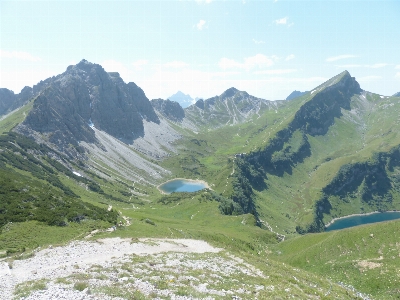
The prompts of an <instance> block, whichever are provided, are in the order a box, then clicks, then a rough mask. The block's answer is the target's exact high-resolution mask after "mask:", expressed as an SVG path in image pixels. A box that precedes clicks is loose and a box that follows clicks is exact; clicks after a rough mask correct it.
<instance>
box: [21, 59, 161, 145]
mask: <svg viewBox="0 0 400 300" xmlns="http://www.w3.org/2000/svg"><path fill="white" fill-rule="evenodd" d="M40 85H41V86H43V87H42V91H41V92H40V93H39V95H38V97H37V99H36V100H35V103H34V105H33V109H32V110H31V112H30V113H29V114H28V116H27V117H26V119H25V121H24V122H23V123H22V124H21V125H19V126H18V127H19V128H17V130H19V131H20V132H22V133H25V134H29V133H31V131H32V130H33V131H35V132H38V133H40V134H43V135H44V136H46V137H47V138H48V140H49V142H51V143H54V144H56V145H58V146H59V148H60V149H61V150H62V149H63V148H64V147H67V146H68V145H73V146H77V145H78V143H79V142H80V141H84V142H88V143H96V138H95V134H94V131H93V130H92V128H91V127H92V126H95V127H96V128H97V129H100V130H103V131H105V132H107V133H108V134H110V135H112V136H114V137H116V138H118V139H120V140H122V141H124V142H125V143H132V142H133V140H134V139H136V138H138V137H141V136H143V135H144V127H143V120H146V121H149V122H155V123H159V119H158V117H157V115H156V113H155V111H154V110H153V107H152V106H151V104H150V101H149V100H148V99H147V97H146V95H145V94H144V92H143V91H142V89H140V88H139V87H138V86H137V85H136V84H134V83H133V82H130V83H128V84H126V83H125V82H124V81H123V80H122V79H121V77H120V76H119V74H118V73H107V72H106V71H105V70H104V69H103V68H102V67H101V66H100V65H97V64H93V63H90V62H88V61H86V60H82V61H81V62H80V63H78V64H77V65H75V66H69V67H68V68H67V70H66V72H64V73H63V74H60V75H58V76H57V77H53V78H49V79H47V80H45V81H44V82H41V83H40ZM35 87H36V86H35ZM35 87H34V88H35Z"/></svg>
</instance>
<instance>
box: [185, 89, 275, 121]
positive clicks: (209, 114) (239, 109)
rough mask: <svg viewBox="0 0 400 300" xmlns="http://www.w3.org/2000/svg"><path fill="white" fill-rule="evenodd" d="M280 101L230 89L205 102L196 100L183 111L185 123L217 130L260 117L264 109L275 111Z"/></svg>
mask: <svg viewBox="0 0 400 300" xmlns="http://www.w3.org/2000/svg"><path fill="white" fill-rule="evenodd" d="M282 104H283V102H282V101H269V100H265V99H261V98H257V97H254V96H251V95H249V94H248V93H247V92H244V91H239V90H238V89H236V88H234V87H232V88H230V89H227V90H226V91H225V92H223V93H222V94H221V95H220V96H215V97H212V98H209V99H207V100H203V99H200V100H197V102H196V103H195V105H192V106H190V107H188V108H186V109H185V115H186V119H187V121H189V122H191V123H192V124H195V125H196V126H198V127H202V126H206V127H210V128H218V127H221V126H225V125H233V124H238V123H243V122H245V121H246V120H248V119H249V118H251V117H253V116H254V115H257V116H260V114H262V112H263V111H265V110H266V109H276V108H277V107H279V106H281V105H282Z"/></svg>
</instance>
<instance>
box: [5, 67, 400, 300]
mask: <svg viewBox="0 0 400 300" xmlns="http://www.w3.org/2000/svg"><path fill="white" fill-rule="evenodd" d="M189 98H190V96H188V95H184V94H183V93H181V92H178V93H177V94H175V95H174V96H172V97H170V98H169V99H166V100H164V99H152V100H150V99H148V98H147V97H146V94H145V91H143V90H142V89H141V88H140V87H138V86H137V85H136V84H135V83H133V82H129V83H125V82H124V81H123V79H122V78H121V77H120V75H119V74H118V73H115V72H106V71H105V70H104V69H103V68H102V67H101V66H100V65H98V64H94V63H90V62H88V61H86V60H82V61H81V62H79V63H78V64H76V65H72V66H69V67H68V68H67V69H66V71H65V72H64V73H62V74H59V75H57V76H53V77H51V78H48V79H45V80H44V81H41V82H40V83H38V84H37V85H35V86H33V87H32V88H30V87H25V88H24V89H23V90H22V91H21V92H20V93H19V94H14V93H13V92H12V91H10V90H7V89H5V88H3V89H0V115H1V117H0V131H1V132H2V135H1V136H0V144H1V145H2V146H1V152H0V163H1V168H0V175H1V176H0V180H2V182H3V183H2V186H3V188H2V191H1V193H0V195H2V196H1V197H3V196H4V197H3V198H1V199H2V202H0V203H1V206H0V225H2V226H6V225H7V224H9V223H10V222H18V223H21V224H22V223H24V222H44V223H46V224H47V225H48V226H59V227H66V226H67V227H68V226H69V228H72V227H73V224H75V223H79V224H83V225H81V226H86V225H84V223H82V222H83V220H92V221H93V222H97V223H96V224H97V225H96V226H100V225H99V224H102V225H101V226H105V225H104V224H105V223H104V222H112V223H115V222H116V220H117V219H118V220H120V221H121V222H126V220H128V219H129V218H130V220H131V221H130V222H136V223H135V224H136V225H135V226H137V227H136V228H140V230H143V231H140V230H139V231H135V230H136V229H133V227H130V228H128V227H126V228H127V229H126V230H128V231H129V234H131V235H134V236H140V237H142V236H143V235H150V236H157V237H164V236H167V235H168V236H169V235H171V236H172V235H174V234H175V235H176V234H179V236H182V237H199V238H204V239H207V240H209V241H216V242H217V243H218V245H219V246H224V247H225V246H226V247H232V248H233V249H234V250H233V251H237V253H242V252H243V251H244V252H246V253H253V252H252V251H256V252H257V251H258V252H259V253H263V254H262V255H264V256H265V255H266V253H272V254H271V255H272V256H274V257H275V258H274V260H276V261H282V262H290V263H291V264H292V265H293V266H296V267H299V268H301V269H304V270H307V272H308V271H310V272H314V273H316V274H319V275H321V276H327V277H326V278H329V276H328V274H327V273H326V270H325V269H323V270H322V269H318V268H314V267H312V266H308V265H307V264H306V263H304V262H303V259H305V258H304V257H300V256H298V258H297V260H296V259H295V258H294V255H295V254H294V253H292V252H291V251H292V250H290V249H288V248H285V247H286V246H285V245H290V244H291V245H297V246H296V247H300V248H301V247H303V246H301V243H302V242H301V241H306V240H307V243H310V245H311V244H312V243H313V242H312V241H310V240H311V239H313V238H310V236H314V235H313V234H315V236H316V238H315V239H316V240H318V239H322V237H325V236H329V239H332V240H334V241H335V243H337V244H338V245H342V246H343V244H342V242H343V239H344V240H345V239H346V238H344V237H341V239H342V240H335V236H336V235H335V234H334V233H333V234H330V233H320V234H319V235H318V234H316V233H318V232H323V231H324V229H325V226H326V225H327V224H328V223H329V222H331V221H332V220H334V219H336V218H340V217H344V216H348V215H352V214H360V213H369V212H374V211H391V210H399V209H400V180H399V174H400V136H399V134H398V132H399V129H400V120H399V117H398V114H397V113H396V112H397V111H398V109H399V108H400V101H399V98H398V95H397V94H395V95H393V96H383V95H379V94H375V93H373V92H368V91H365V90H363V89H362V87H360V85H359V83H358V82H357V80H356V78H354V77H352V76H351V75H350V74H349V72H347V71H344V72H342V73H340V74H338V75H336V76H334V77H332V78H331V79H329V80H328V81H326V82H324V83H322V84H321V85H319V86H317V87H315V88H314V89H312V90H311V91H306V92H298V91H294V92H293V93H292V94H291V95H289V97H288V98H287V99H286V100H281V101H269V100H265V99H261V98H258V97H255V96H252V95H249V94H248V93H247V92H245V91H239V90H237V89H236V88H234V87H232V88H229V89H227V90H226V91H223V92H222V93H221V94H220V95H216V96H214V97H211V98H209V99H197V101H196V102H195V103H192V104H190V105H189ZM174 99H176V100H179V101H173V100H174ZM190 99H191V98H190ZM287 100H290V101H287ZM190 101H193V100H192V99H191V100H190ZM182 103H185V104H182ZM6 174H9V175H8V177H9V178H11V179H12V180H11V181H10V180H8V179H7V175H6ZM19 175H20V176H21V177H18V176H19ZM173 178H190V179H201V180H204V181H206V182H207V183H208V186H209V189H207V190H205V191H200V192H197V193H194V194H188V193H173V194H171V195H163V194H160V192H159V190H158V189H157V186H158V185H159V184H161V183H163V182H165V181H167V180H169V179H173ZM15 191H20V192H19V193H18V194H16V193H15ZM21 191H24V192H21ZM30 191H31V192H30ZM7 197H8V198H7ZM6 199H14V200H13V201H8V200H7V201H6ZM40 199H46V200H43V201H44V202H43V203H41V202H40ZM194 199H195V200H194ZM5 203H7V204H5ZM51 207H53V208H51ZM110 207H111V208H110ZM113 207H114V208H115V210H114V209H112V208H113ZM55 211H56V212H57V213H53V212H55ZM116 211H118V214H117V213H116ZM49 212H52V213H49ZM17 216H18V217H17ZM146 220H147V221H146ZM102 222H103V223H102ZM152 223H154V224H158V225H157V227H156V226H154V224H153V225H152ZM29 224H31V223H29ZM35 224H36V223H35ZM210 224H212V226H211V225H210ZM395 224H398V223H395ZM34 226H37V225H34ZM101 226H100V227H101ZM149 226H150V227H149ZM372 226H374V225H372ZM80 228H83V227H80ZM372 228H375V227H372ZM376 228H378V227H376ZM379 228H380V229H379V230H380V231H379V232H384V228H381V227H379ZM82 230H83V229H82ZM182 232H183V233H182ZM354 232H361V231H357V229H354ZM303 235H305V236H303ZM337 236H340V235H339V234H338V235H337ZM317 237H318V238H317ZM319 237H321V238H319ZM1 238H2V234H0V250H1V249H2V247H3V248H4V247H5V246H2V245H5V244H4V243H3V244H2V242H1ZM361 238H364V237H360V239H361ZM355 239H357V238H355ZM285 240H287V241H285ZM278 241H281V243H279V244H277V242H278ZM324 241H325V240H324ZM21 243H22V242H21ZM29 243H30V242H29ZM296 243H297V244H296ZM329 243H333V242H331V241H330V242H329ZM365 243H366V242H365ZM382 243H386V240H385V241H382ZM7 245H8V244H7ZM27 245H28V244H27ZM27 245H25V244H24V246H23V245H22V244H20V246H15V247H16V248H15V247H14V248H12V249H14V250H15V249H16V250H15V251H16V252H21V251H20V250H21V249H22V247H25V248H26V247H28V246H27ZM271 245H272V246H271ZM299 245H300V246H299ZM329 245H330V244H329ZM374 245H375V244H374ZM7 247H9V246H7ZM18 247H19V248H18ZM343 247H344V246H343ZM366 247H367V243H366ZM390 247H392V246H390ZM393 247H395V246H393ZM10 249H11V248H10ZM266 249H267V250H266ZM268 249H270V250H268ZM315 249H316V248H315ZM315 249H314V248H313V249H312V251H314V252H313V253H314V254H313V255H314V256H313V257H314V258H313V261H314V263H315V264H318V263H326V261H325V262H324V261H317V259H316V258H315V257H316V255H319V256H318V257H319V259H321V257H322V256H321V255H322V254H321V253H320V252H315V251H317V250H315ZM249 251H250V252H249ZM269 251H270V252H269ZM271 251H272V252H271ZM279 251H286V252H284V253H283V255H282V256H279V255H278V254H277V253H278V252H279ZM304 251H306V250H304ZM310 251H311V250H310ZM382 251H383V250H382ZM290 253H292V254H290ZM315 253H317V254H315ZM305 255H306V254H305ZM360 255H361V254H360ZM363 255H364V254H363ZM365 255H366V256H365V257H364V256H363V257H360V258H357V259H359V260H360V261H361V260H363V259H364V260H365V259H367V258H368V257H367V256H368V254H367V253H366V254H365ZM306 256H307V255H306ZM296 257H297V256H296ZM366 257H367V258H366ZM395 257H396V258H393V263H395V264H397V261H399V259H398V258H397V257H398V256H395ZM307 259H308V258H307ZM310 259H311V258H310ZM329 259H332V258H329ZM352 259H353V261H354V260H355V259H356V258H352ZM368 259H369V258H368ZM299 260H301V263H299ZM382 263H384V262H382ZM304 264H305V265H304ZM353 265H354V264H353ZM346 266H347V267H346V268H352V266H350V265H346ZM278 269H279V267H278ZM274 270H275V269H274ZM381 270H382V269H381ZM276 272H278V271H276ZM304 272H305V271H304ZM391 272H392V271H391ZM393 272H395V271H393ZM361 275H362V274H361ZM361 275H357V276H358V277H357V276H356V275H354V276H356V277H355V278H362V276H361ZM301 276H302V278H303V277H304V278H305V277H307V275H306V273H301ZM335 276H336V275H335ZM337 276H338V277H337V278H336V277H335V280H341V281H343V280H346V278H345V275H343V276H342V275H340V274H338V275H337ZM341 276H342V277H341ZM364 276H365V275H364ZM368 276H371V278H376V276H378V275H376V274H372V273H371V274H370V275H368ZM327 280H329V279H327ZM347 280H348V282H349V284H351V285H355V286H356V288H361V287H362V289H364V290H362V291H363V292H365V293H367V294H373V296H374V297H375V296H377V297H380V296H382V295H383V296H382V297H383V298H385V297H386V296H388V295H391V294H390V293H393V295H398V291H397V292H393V289H391V290H390V291H389V290H388V289H387V288H384V287H383V286H381V287H372V286H370V287H367V286H364V285H362V284H360V283H359V282H358V281H357V280H359V279H357V280H356V279H354V280H353V279H347ZM371 280H372V279H371ZM379 282H381V281H379ZM324 284H325V283H324ZM335 288H336V287H335ZM338 289H339V290H340V288H338ZM348 290H351V289H348ZM396 293H397V294H396ZM302 297H305V296H304V294H302Z"/></svg>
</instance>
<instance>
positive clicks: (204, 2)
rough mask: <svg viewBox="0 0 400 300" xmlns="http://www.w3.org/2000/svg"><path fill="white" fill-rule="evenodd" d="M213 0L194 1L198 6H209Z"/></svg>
mask: <svg viewBox="0 0 400 300" xmlns="http://www.w3.org/2000/svg"><path fill="white" fill-rule="evenodd" d="M212 1H213V0H196V2H197V3H199V4H210V3H211V2H212Z"/></svg>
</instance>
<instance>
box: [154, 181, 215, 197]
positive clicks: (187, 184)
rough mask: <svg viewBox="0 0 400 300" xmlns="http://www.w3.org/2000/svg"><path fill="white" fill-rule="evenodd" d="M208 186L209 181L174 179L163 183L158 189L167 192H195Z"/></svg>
mask: <svg viewBox="0 0 400 300" xmlns="http://www.w3.org/2000/svg"><path fill="white" fill-rule="evenodd" d="M207 187H208V185H207V183H206V182H204V181H201V180H189V179H174V180H170V181H167V182H165V183H163V184H161V185H160V186H159V187H158V189H159V190H160V191H161V192H163V193H165V194H171V193H174V192H189V193H193V192H197V191H200V190H202V189H205V188H207Z"/></svg>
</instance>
